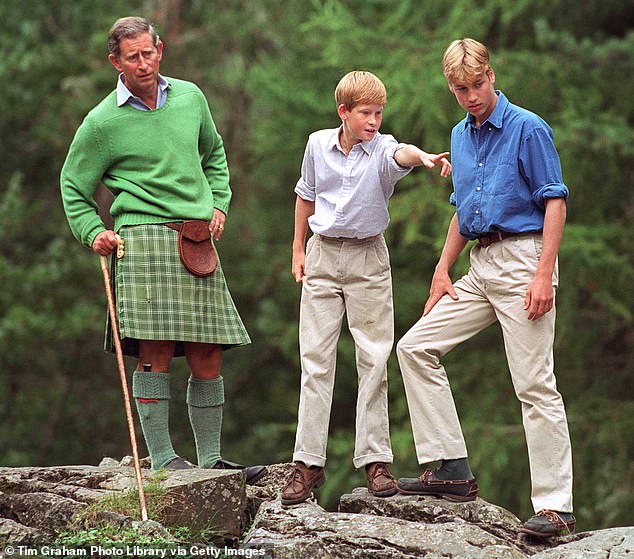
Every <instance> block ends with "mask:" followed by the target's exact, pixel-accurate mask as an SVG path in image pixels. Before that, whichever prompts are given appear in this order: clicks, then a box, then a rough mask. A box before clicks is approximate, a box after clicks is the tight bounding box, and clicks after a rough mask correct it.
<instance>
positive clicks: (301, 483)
mask: <svg viewBox="0 0 634 559" xmlns="http://www.w3.org/2000/svg"><path fill="white" fill-rule="evenodd" d="M325 482H326V474H325V473H324V469H323V468H320V467H319V466H311V467H310V468H309V467H308V466H306V465H305V464H303V463H302V462H295V467H294V468H293V475H292V476H291V479H290V480H289V482H288V483H287V484H286V486H285V487H284V489H283V490H282V504H283V505H296V504H298V503H302V502H304V501H305V500H306V499H308V497H310V494H311V493H312V491H313V489H317V488H318V487H321V486H322V485H323V484H324V483H325Z"/></svg>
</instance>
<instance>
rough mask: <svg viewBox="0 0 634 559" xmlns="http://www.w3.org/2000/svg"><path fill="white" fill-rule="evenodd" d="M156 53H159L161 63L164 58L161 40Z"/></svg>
mask: <svg viewBox="0 0 634 559" xmlns="http://www.w3.org/2000/svg"><path fill="white" fill-rule="evenodd" d="M156 52H157V53H158V59H159V62H160V61H161V60H162V58H163V41H161V40H159V42H158V43H157V45H156Z"/></svg>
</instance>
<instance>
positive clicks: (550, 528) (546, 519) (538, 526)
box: [520, 509, 577, 538]
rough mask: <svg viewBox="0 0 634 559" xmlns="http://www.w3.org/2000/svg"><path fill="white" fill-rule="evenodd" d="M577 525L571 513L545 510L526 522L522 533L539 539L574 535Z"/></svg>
mask: <svg viewBox="0 0 634 559" xmlns="http://www.w3.org/2000/svg"><path fill="white" fill-rule="evenodd" d="M576 524H577V520H576V519H575V517H574V516H573V515H572V514H571V513H569V512H556V511H554V510H546V509H544V510H540V511H539V512H538V513H537V514H536V515H535V516H531V517H530V518H529V519H528V520H527V521H526V522H524V524H523V525H522V529H521V530H520V531H521V532H522V533H524V534H530V535H531V536H536V537H538V538H552V537H553V536H568V535H569V534H572V533H573V532H574V531H575V527H576Z"/></svg>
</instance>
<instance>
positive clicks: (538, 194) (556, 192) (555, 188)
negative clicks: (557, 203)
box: [533, 183, 569, 209]
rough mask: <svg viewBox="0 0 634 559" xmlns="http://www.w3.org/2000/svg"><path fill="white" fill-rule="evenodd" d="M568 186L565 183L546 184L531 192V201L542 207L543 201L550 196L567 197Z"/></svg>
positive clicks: (565, 198)
mask: <svg viewBox="0 0 634 559" xmlns="http://www.w3.org/2000/svg"><path fill="white" fill-rule="evenodd" d="M568 194H569V192H568V188H567V187H566V185H565V184H561V183H558V184H547V185H544V186H542V187H541V188H539V189H537V190H536V191H535V192H533V201H534V202H535V203H536V204H537V205H538V206H539V207H540V208H542V209H543V208H544V201H545V200H549V199H550V198H563V199H564V200H567V199H568Z"/></svg>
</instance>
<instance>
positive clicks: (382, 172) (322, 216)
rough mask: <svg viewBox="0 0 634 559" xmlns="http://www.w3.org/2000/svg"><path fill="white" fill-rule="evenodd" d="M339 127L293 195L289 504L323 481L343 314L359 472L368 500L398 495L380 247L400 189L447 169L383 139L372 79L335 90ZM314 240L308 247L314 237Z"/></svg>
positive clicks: (309, 161)
mask: <svg viewBox="0 0 634 559" xmlns="http://www.w3.org/2000/svg"><path fill="white" fill-rule="evenodd" d="M335 99H336V102H337V112H338V115H339V118H340V119H341V126H340V127H339V128H332V129H327V130H319V131H317V132H314V133H313V134H311V135H310V137H309V139H308V144H307V146H306V151H305V154H304V161H303V163H302V175H301V178H300V179H299V181H298V182H297V186H296V187H295V193H296V194H297V201H296V206H295V235H294V239H293V263H292V273H293V276H294V277H295V280H296V281H297V282H301V283H302V300H301V308H300V319H299V346H300V354H301V364H302V380H301V393H300V399H299V413H298V424H297V435H296V439H295V451H294V453H293V460H295V468H294V470H293V475H292V476H291V479H290V480H289V482H288V484H287V485H286V486H285V487H284V490H283V491H282V504H284V505H292V504H297V503H301V502H302V501H305V500H306V499H307V498H308V497H309V496H310V494H311V492H312V490H313V489H314V488H317V487H319V486H320V485H322V484H323V483H324V481H325V475H324V466H325V464H326V443H327V439H328V424H329V419H330V405H331V402H332V393H333V385H334V380H335V361H336V353H337V341H338V339H339V334H340V332H341V326H342V321H343V316H344V314H346V315H347V319H348V327H349V329H350V333H351V334H352V337H353V338H354V341H355V345H356V350H357V373H358V377H359V392H358V397H357V408H356V411H357V416H356V440H355V452H354V465H355V467H356V468H362V467H365V470H366V473H367V478H368V491H369V492H370V493H371V494H372V495H375V496H377V497H388V496H390V495H394V494H396V492H397V489H396V480H395V479H394V477H393V476H392V474H391V473H390V470H389V468H388V466H387V464H388V463H391V462H392V459H393V456H392V449H391V446H390V434H389V419H388V410H387V404H388V401H387V360H388V357H389V355H390V352H391V351H392V345H393V342H394V319H393V305H392V277H391V271H390V258H389V255H388V250H387V246H386V244H385V240H384V238H383V232H384V231H385V229H386V228H387V226H388V223H389V214H388V201H389V199H390V196H392V193H393V192H394V185H395V184H396V182H397V181H398V180H399V179H401V178H402V177H404V176H405V175H407V174H408V173H409V172H410V171H411V170H412V168H413V167H415V166H419V165H424V166H425V167H427V168H432V167H435V166H436V165H441V175H442V176H444V177H447V176H448V175H449V173H450V170H451V165H450V164H449V161H447V159H446V156H447V155H448V153H441V154H437V155H436V154H429V153H426V152H424V151H422V150H421V149H419V148H417V147H416V146H413V145H409V144H399V143H398V142H397V141H396V140H395V139H394V137H392V136H391V135H389V134H381V133H379V128H380V126H381V122H382V119H383V107H384V105H385V102H386V100H387V94H386V91H385V86H384V85H383V83H382V82H381V80H379V78H377V77H376V76H375V75H374V74H371V73H370V72H362V71H354V72H349V73H348V74H346V75H345V76H344V77H343V78H342V79H341V81H340V82H339V84H338V85H337V88H336V90H335ZM309 227H310V229H311V230H312V232H313V233H314V234H313V236H312V237H311V238H310V239H309V241H308V244H307V246H306V248H304V247H305V244H306V234H307V233H308V229H309Z"/></svg>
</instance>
